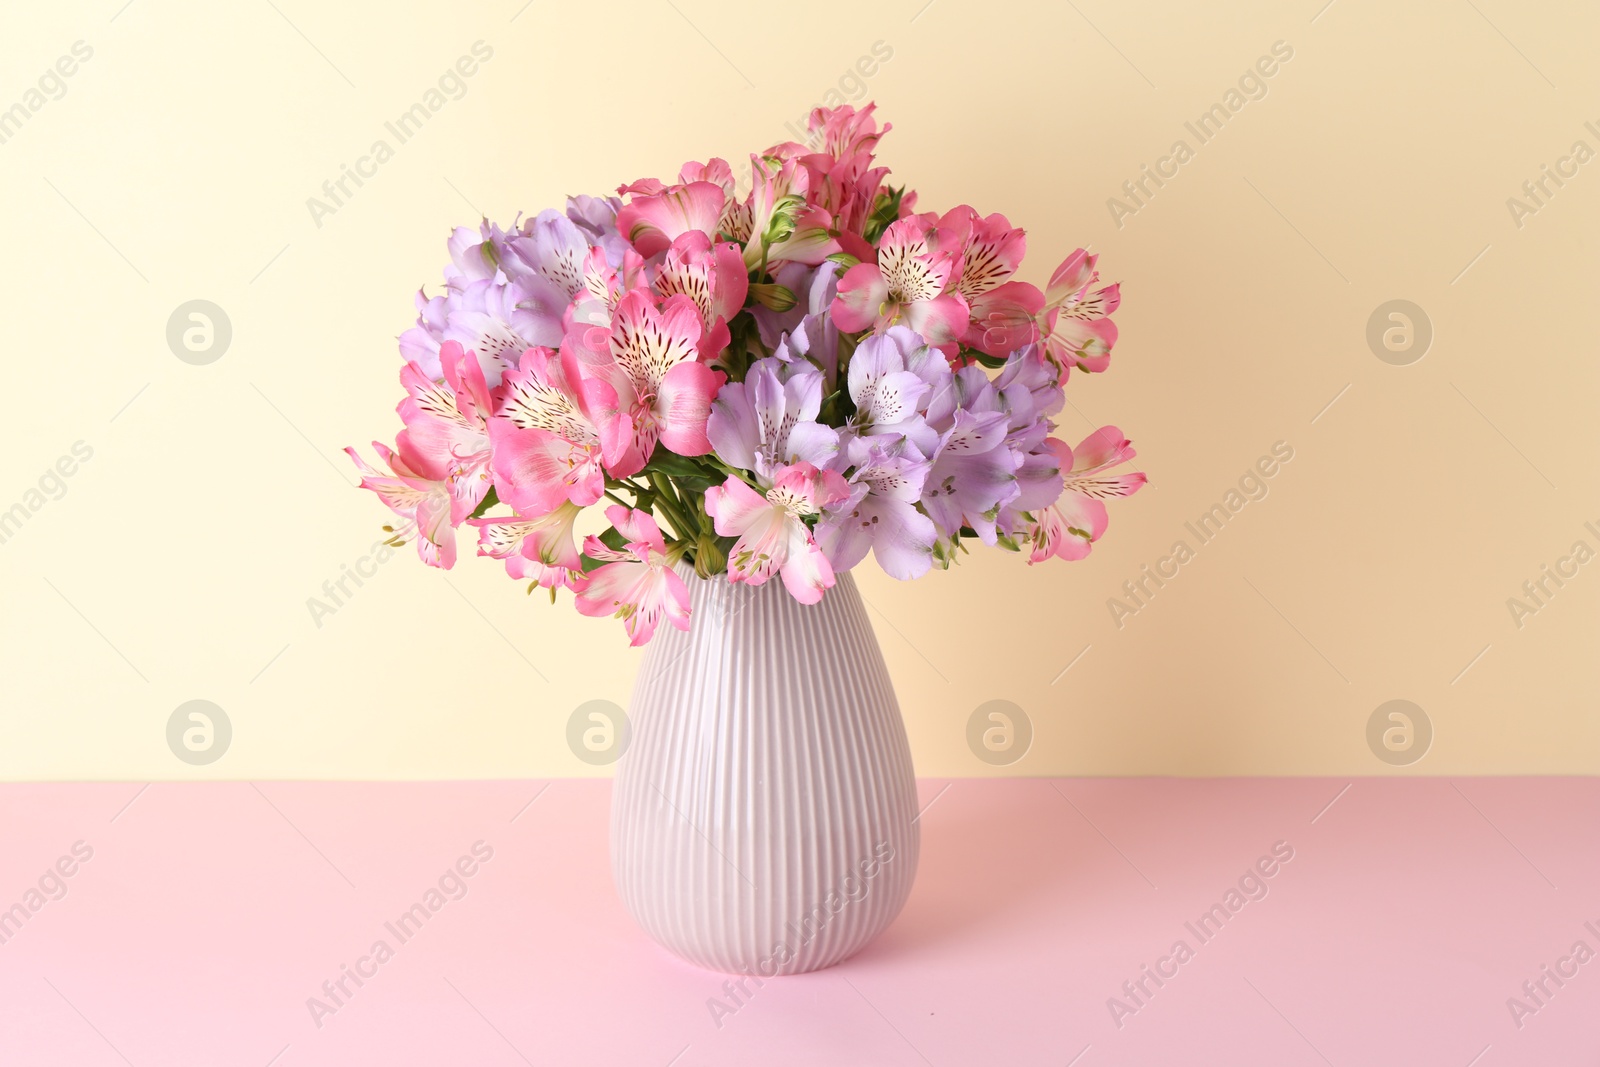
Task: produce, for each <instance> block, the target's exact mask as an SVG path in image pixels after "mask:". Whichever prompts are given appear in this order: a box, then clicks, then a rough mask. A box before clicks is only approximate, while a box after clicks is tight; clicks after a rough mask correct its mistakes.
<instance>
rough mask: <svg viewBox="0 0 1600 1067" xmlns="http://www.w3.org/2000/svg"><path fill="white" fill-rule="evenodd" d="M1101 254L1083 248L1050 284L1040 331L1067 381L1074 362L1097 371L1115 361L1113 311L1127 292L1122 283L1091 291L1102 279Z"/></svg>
mask: <svg viewBox="0 0 1600 1067" xmlns="http://www.w3.org/2000/svg"><path fill="white" fill-rule="evenodd" d="M1099 258H1100V257H1099V256H1097V255H1094V256H1092V255H1089V254H1088V253H1087V252H1085V251H1084V250H1083V249H1081V248H1080V249H1078V250H1077V251H1076V252H1074V253H1072V255H1070V256H1068V257H1067V258H1066V259H1065V260H1063V261H1062V263H1061V266H1059V267H1057V268H1056V270H1055V273H1054V274H1052V275H1051V276H1050V284H1049V285H1048V286H1047V287H1046V288H1045V293H1044V297H1045V304H1044V306H1045V312H1044V317H1043V319H1042V320H1041V322H1040V326H1041V329H1040V335H1041V337H1042V339H1043V344H1044V350H1045V354H1046V355H1047V356H1048V357H1049V358H1050V360H1051V361H1052V362H1053V363H1055V364H1056V366H1057V367H1059V368H1060V371H1061V380H1062V381H1063V382H1065V381H1066V380H1067V375H1068V374H1069V373H1070V372H1071V370H1072V368H1073V367H1076V368H1078V369H1079V370H1081V371H1084V372H1085V373H1089V374H1098V373H1099V372H1101V371H1103V370H1105V369H1106V368H1107V367H1109V366H1110V365H1111V349H1112V346H1114V345H1115V344H1116V343H1117V326H1116V323H1114V322H1112V321H1111V319H1110V318H1109V316H1110V315H1111V313H1112V312H1114V311H1116V310H1117V307H1118V305H1120V304H1121V303H1122V293H1121V286H1120V285H1117V284H1112V285H1108V286H1105V287H1104V288H1101V289H1096V290H1095V291H1094V292H1092V293H1091V292H1090V291H1089V287H1090V286H1091V285H1093V284H1094V283H1095V282H1096V281H1098V280H1099V279H1100V273H1099V272H1098V271H1097V270H1095V263H1096V261H1098V260H1099Z"/></svg>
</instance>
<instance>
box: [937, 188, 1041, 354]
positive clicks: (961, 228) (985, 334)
mask: <svg viewBox="0 0 1600 1067" xmlns="http://www.w3.org/2000/svg"><path fill="white" fill-rule="evenodd" d="M939 225H940V227H941V228H942V229H945V230H947V231H949V232H950V233H951V234H953V235H959V236H960V238H961V270H960V273H959V275H958V276H957V278H956V281H955V283H954V284H953V285H952V286H951V291H952V292H955V293H958V294H960V295H961V297H962V298H963V299H965V300H966V302H967V308H968V313H969V315H970V321H969V322H968V324H967V328H966V332H965V334H964V336H963V337H962V342H963V343H964V344H966V345H968V346H970V347H972V348H976V349H978V350H979V351H980V352H984V353H987V354H988V355H991V356H1009V355H1010V354H1011V353H1012V352H1015V351H1016V350H1017V349H1019V348H1021V347H1022V346H1023V345H1026V344H1030V343H1032V342H1033V341H1035V340H1037V339H1038V337H1039V326H1038V323H1037V322H1036V321H1035V318H1036V316H1037V315H1038V314H1039V312H1040V311H1042V310H1043V308H1044V294H1043V293H1041V292H1039V288H1038V286H1035V285H1029V284H1028V283H1027V282H1016V281H1012V280H1011V276H1012V275H1013V274H1015V273H1016V272H1017V268H1018V267H1020V266H1021V265H1022V257H1023V255H1024V254H1025V253H1026V251H1027V247H1028V242H1027V237H1026V235H1025V234H1024V233H1023V231H1022V230H1020V229H1018V228H1016V227H1014V226H1012V225H1011V223H1010V222H1009V221H1007V220H1006V217H1005V216H1004V215H1000V214H994V215H990V216H988V217H987V218H984V217H982V216H980V215H979V214H978V213H977V212H976V211H974V210H973V209H972V208H970V207H967V206H965V205H963V206H961V207H958V208H954V209H952V210H950V211H947V212H945V215H944V217H943V218H941V219H940V220H939Z"/></svg>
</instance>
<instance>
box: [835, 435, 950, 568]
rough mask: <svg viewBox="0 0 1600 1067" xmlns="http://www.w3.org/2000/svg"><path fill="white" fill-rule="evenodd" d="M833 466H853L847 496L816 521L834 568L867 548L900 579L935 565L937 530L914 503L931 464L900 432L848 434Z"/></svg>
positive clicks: (850, 563) (855, 558)
mask: <svg viewBox="0 0 1600 1067" xmlns="http://www.w3.org/2000/svg"><path fill="white" fill-rule="evenodd" d="M835 466H843V467H845V468H846V469H849V470H851V473H850V475H849V483H850V496H849V497H848V498H846V499H845V500H844V501H842V502H840V503H838V504H835V505H834V506H833V507H830V508H829V509H828V510H827V512H826V513H825V514H824V517H823V519H822V521H821V522H819V523H818V524H817V529H816V538H817V544H818V545H820V546H822V550H823V551H824V552H825V553H827V556H828V559H829V561H830V562H831V563H832V564H833V568H834V570H835V571H843V570H847V569H848V568H850V567H854V566H855V565H856V564H857V563H860V562H861V561H862V560H863V559H865V558H866V555H867V552H868V551H869V550H870V551H871V552H872V554H873V555H874V556H875V557H876V558H877V560H878V565H879V566H880V567H882V568H883V570H884V573H886V574H888V575H890V576H891V577H894V578H899V579H901V580H902V581H905V580H908V579H911V578H920V577H921V576H922V575H924V574H926V573H927V572H928V569H929V568H930V567H932V566H933V546H934V544H935V543H936V542H937V541H938V539H939V531H938V530H937V529H936V528H935V527H934V524H933V520H932V519H930V518H928V516H926V515H924V514H923V513H922V512H921V511H919V510H918V509H917V500H918V499H919V498H920V497H921V496H922V487H923V483H924V481H925V480H926V479H927V477H928V471H929V468H930V466H931V464H930V463H929V462H928V460H927V459H926V458H924V457H923V455H922V454H921V453H920V452H918V451H917V449H916V446H915V445H913V444H911V442H910V441H909V440H907V439H906V438H904V437H900V436H897V435H896V436H890V435H882V436H878V437H858V436H851V437H849V438H848V439H847V440H846V441H845V443H844V445H843V446H842V447H841V449H840V452H839V456H838V458H836V459H835Z"/></svg>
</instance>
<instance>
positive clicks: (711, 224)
mask: <svg viewBox="0 0 1600 1067" xmlns="http://www.w3.org/2000/svg"><path fill="white" fill-rule="evenodd" d="M655 184H656V185H657V186H659V185H660V183H659V182H657V183H655ZM641 185H643V183H635V186H641ZM644 187H645V188H649V186H644ZM630 188H631V187H629V186H623V187H622V189H621V190H619V192H628V191H630ZM727 202H728V194H727V193H726V192H724V191H723V188H722V186H721V185H718V184H717V183H716V182H708V181H691V182H686V183H684V184H682V185H672V186H667V187H664V188H661V189H660V190H659V191H657V192H651V193H644V194H641V193H634V195H633V196H632V197H631V198H630V199H629V201H628V203H627V204H626V205H625V206H624V207H623V208H622V210H620V211H618V212H617V229H618V230H619V231H620V232H621V233H622V236H623V237H625V238H627V240H628V242H629V243H630V244H632V245H633V247H634V248H635V249H637V250H638V252H639V254H640V255H641V256H643V257H645V258H646V259H649V258H650V257H651V256H654V255H655V254H657V253H658V252H665V251H666V250H667V249H668V248H669V247H670V246H671V245H672V242H673V241H675V240H677V239H678V238H679V237H680V236H682V235H683V234H686V233H690V232H699V233H703V234H705V235H706V236H707V237H708V238H714V237H716V235H717V224H718V223H719V222H720V221H721V219H722V213H723V209H724V208H725V207H726V206H727Z"/></svg>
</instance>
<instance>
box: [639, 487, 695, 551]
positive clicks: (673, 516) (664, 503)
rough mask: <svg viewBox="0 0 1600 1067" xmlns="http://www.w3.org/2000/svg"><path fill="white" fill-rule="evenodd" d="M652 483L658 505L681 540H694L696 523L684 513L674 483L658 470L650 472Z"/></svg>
mask: <svg viewBox="0 0 1600 1067" xmlns="http://www.w3.org/2000/svg"><path fill="white" fill-rule="evenodd" d="M649 477H650V485H651V486H652V487H653V488H654V489H655V491H656V505H657V506H658V507H660V508H661V514H662V515H663V516H665V517H666V520H667V523H668V525H670V526H671V527H672V529H673V533H674V534H675V535H676V536H677V538H678V540H680V541H690V540H693V536H694V535H693V533H692V532H691V531H694V529H695V524H694V523H692V522H690V521H689V520H688V519H687V518H686V517H685V515H684V513H683V510H682V507H683V505H682V504H681V503H680V502H679V500H678V494H677V492H676V491H675V490H674V489H673V487H672V483H671V482H670V481H668V480H667V478H666V477H665V476H664V475H662V474H660V473H659V472H657V471H651V472H650V476H649Z"/></svg>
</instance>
